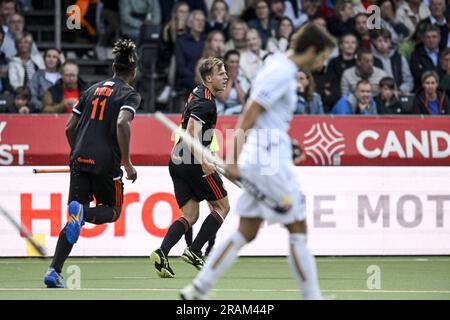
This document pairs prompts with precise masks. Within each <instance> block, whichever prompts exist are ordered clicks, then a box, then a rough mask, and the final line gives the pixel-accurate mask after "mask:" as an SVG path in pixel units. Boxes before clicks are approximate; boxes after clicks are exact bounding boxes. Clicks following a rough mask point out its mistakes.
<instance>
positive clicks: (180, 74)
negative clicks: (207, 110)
mask: <svg viewBox="0 0 450 320" xmlns="http://www.w3.org/2000/svg"><path fill="white" fill-rule="evenodd" d="M188 27H189V29H190V32H189V33H188V34H186V35H182V36H179V37H178V38H177V40H176V42H175V58H176V80H175V86H176V87H178V88H182V89H185V90H188V91H191V90H192V89H194V87H195V82H194V78H195V66H196V65H197V61H198V60H199V59H200V57H201V56H202V52H203V48H204V47H205V40H206V36H205V35H204V33H203V31H204V30H205V15H204V14H203V12H202V11H200V10H194V11H192V12H191V14H190V15H189V18H188Z"/></svg>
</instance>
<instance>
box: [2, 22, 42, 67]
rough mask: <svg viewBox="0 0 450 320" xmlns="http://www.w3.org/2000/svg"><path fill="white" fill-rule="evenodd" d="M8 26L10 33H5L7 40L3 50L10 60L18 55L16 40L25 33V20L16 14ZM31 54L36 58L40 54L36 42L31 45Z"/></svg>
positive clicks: (4, 42)
mask: <svg viewBox="0 0 450 320" xmlns="http://www.w3.org/2000/svg"><path fill="white" fill-rule="evenodd" d="M8 26H9V27H8V32H6V33H5V40H4V41H3V44H2V47H1V50H2V51H3V52H4V53H5V55H6V57H7V58H8V59H11V58H12V57H14V56H15V55H17V48H16V41H15V39H16V38H17V37H18V36H19V35H21V34H23V33H24V27H25V19H24V17H23V16H22V15H21V14H20V13H15V14H13V15H12V16H11V18H10V19H9V21H8ZM31 53H32V55H34V56H37V55H38V54H40V53H39V50H38V48H37V46H36V43H35V42H34V41H32V44H31Z"/></svg>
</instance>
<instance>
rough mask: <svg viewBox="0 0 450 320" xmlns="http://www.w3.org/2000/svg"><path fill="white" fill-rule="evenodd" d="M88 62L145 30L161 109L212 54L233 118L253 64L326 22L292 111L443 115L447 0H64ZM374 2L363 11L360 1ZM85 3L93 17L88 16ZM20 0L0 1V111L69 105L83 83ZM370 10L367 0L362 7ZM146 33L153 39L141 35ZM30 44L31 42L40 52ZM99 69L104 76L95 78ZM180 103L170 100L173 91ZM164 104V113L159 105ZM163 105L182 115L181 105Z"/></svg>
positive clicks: (448, 53) (449, 24) (224, 109)
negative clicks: (153, 48) (83, 37)
mask: <svg viewBox="0 0 450 320" xmlns="http://www.w3.org/2000/svg"><path fill="white" fill-rule="evenodd" d="M71 4H76V5H78V6H79V7H80V8H81V14H82V23H81V25H82V27H83V28H84V29H85V30H86V32H87V34H89V35H90V36H92V39H95V40H94V41H95V43H96V49H95V53H96V54H97V59H99V60H104V59H105V57H108V56H109V55H110V53H109V51H111V46H112V44H113V43H114V41H115V40H116V39H118V38H119V37H127V38H131V39H133V40H134V41H135V42H136V43H137V44H138V46H140V45H142V44H143V43H145V41H146V40H145V39H144V40H143V36H142V33H143V30H144V28H145V27H146V26H157V27H158V28H157V30H159V38H158V39H157V40H156V41H157V54H156V56H155V59H157V60H156V61H157V62H156V70H155V73H156V74H155V78H156V79H158V81H159V85H158V86H157V90H155V93H154V94H155V103H156V104H157V105H158V109H162V110H166V111H168V109H167V108H166V107H167V106H168V105H169V104H170V103H171V101H173V100H174V99H176V97H177V96H178V97H184V96H185V95H186V93H188V92H189V91H190V90H192V89H193V88H194V87H195V86H196V85H197V84H198V83H199V76H198V74H197V73H196V67H197V65H198V63H199V61H200V59H201V58H203V57H209V56H214V57H219V58H222V59H223V60H224V62H225V65H226V68H227V71H228V76H229V80H228V85H227V87H226V90H225V91H224V92H221V93H220V94H218V95H217V97H216V100H217V106H218V112H219V114H222V115H232V114H239V113H240V112H241V111H242V107H243V105H244V104H245V100H246V98H247V96H248V95H249V91H250V90H251V84H252V81H253V80H254V79H255V76H256V74H257V73H258V71H259V69H260V68H261V66H262V65H263V64H264V60H265V59H267V58H270V55H272V54H275V53H277V52H285V51H286V50H287V49H288V47H289V41H290V38H291V35H292V34H293V32H295V30H297V29H298V28H301V27H302V26H304V25H305V24H308V23H315V24H318V25H321V26H322V27H324V28H327V29H328V31H329V32H330V33H331V34H332V35H333V36H334V37H335V38H336V43H337V46H336V49H335V51H334V52H333V53H332V54H331V56H330V58H329V59H328V61H327V62H326V64H325V65H324V66H323V68H322V70H320V71H317V72H315V73H313V74H311V73H310V72H308V71H307V70H299V72H298V74H297V80H298V86H297V93H298V102H297V109H296V114H330V113H331V114H361V115H375V114H425V115H440V114H450V101H449V98H448V96H449V94H450V32H449V29H450V1H448V3H447V2H446V0H425V1H420V0H361V1H360V0H185V1H177V0H119V1H108V0H76V1H75V0H74V1H71ZM372 5H375V6H376V7H375V9H371V6H372ZM92 7H94V8H95V10H96V19H95V21H92V19H91V20H89V19H88V16H87V11H88V9H89V8H92ZM32 8H33V1H32V0H0V23H1V25H2V28H0V44H1V48H0V112H3V113H4V112H9V113H66V112H70V111H71V108H72V107H73V105H74V103H75V102H76V100H77V99H78V97H79V95H80V93H81V92H82V91H83V90H84V89H85V88H86V83H84V82H83V80H82V75H81V76H80V75H79V68H78V66H77V65H76V63H74V62H73V61H70V60H67V61H65V59H64V55H63V53H62V52H61V51H60V50H58V49H56V48H49V49H47V50H45V51H44V52H40V50H39V48H38V46H37V44H36V43H35V42H34V41H33V38H32V36H31V34H30V33H28V32H27V31H26V30H27V25H26V21H25V18H24V17H26V13H27V11H30V10H32ZM372 8H373V7H372ZM153 41H154V39H153ZM41 51H42V50H41ZM105 77H106V75H105ZM181 101H182V99H181ZM165 108H166V109H165ZM171 111H174V112H180V111H182V103H181V104H179V106H175V109H174V110H171Z"/></svg>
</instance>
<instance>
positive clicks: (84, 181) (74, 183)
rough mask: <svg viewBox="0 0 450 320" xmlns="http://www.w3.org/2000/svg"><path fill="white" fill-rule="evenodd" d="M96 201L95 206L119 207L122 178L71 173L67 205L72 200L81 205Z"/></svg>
mask: <svg viewBox="0 0 450 320" xmlns="http://www.w3.org/2000/svg"><path fill="white" fill-rule="evenodd" d="M94 197H95V200H96V203H97V205H100V204H101V205H107V206H111V207H115V206H117V207H120V206H121V205H122V202H123V182H122V176H119V177H112V176H108V175H99V174H94V173H90V172H82V171H71V173H70V190H69V203H70V202H71V201H73V200H75V201H78V202H80V203H81V204H83V205H87V204H89V203H90V202H91V201H93V200H94Z"/></svg>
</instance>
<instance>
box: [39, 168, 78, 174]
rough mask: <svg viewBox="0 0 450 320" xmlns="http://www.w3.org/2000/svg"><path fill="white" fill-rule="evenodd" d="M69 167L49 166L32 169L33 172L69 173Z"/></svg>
mask: <svg viewBox="0 0 450 320" xmlns="http://www.w3.org/2000/svg"><path fill="white" fill-rule="evenodd" d="M69 172H70V168H58V169H57V168H50V169H33V173H34V174H38V173H69Z"/></svg>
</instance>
